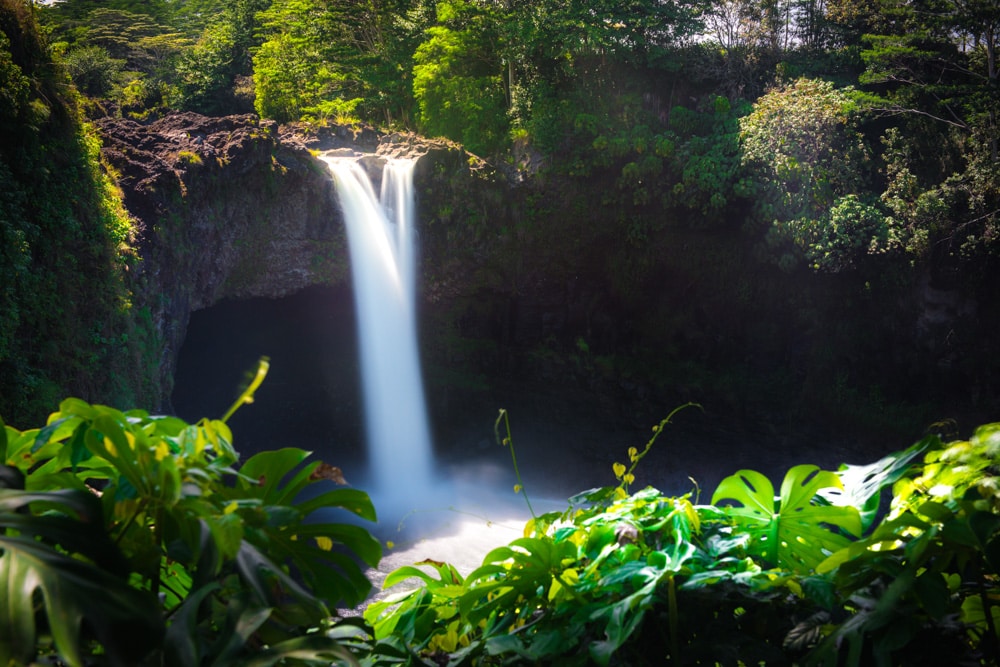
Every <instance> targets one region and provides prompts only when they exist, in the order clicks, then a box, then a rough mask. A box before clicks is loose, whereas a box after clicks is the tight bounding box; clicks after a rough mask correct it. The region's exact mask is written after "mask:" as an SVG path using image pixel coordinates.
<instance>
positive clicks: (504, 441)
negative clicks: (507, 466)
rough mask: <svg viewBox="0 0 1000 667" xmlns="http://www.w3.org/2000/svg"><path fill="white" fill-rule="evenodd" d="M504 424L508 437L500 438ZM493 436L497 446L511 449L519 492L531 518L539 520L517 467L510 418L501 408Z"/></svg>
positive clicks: (511, 458) (494, 425)
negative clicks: (501, 425) (502, 424)
mask: <svg viewBox="0 0 1000 667" xmlns="http://www.w3.org/2000/svg"><path fill="white" fill-rule="evenodd" d="M501 421H503V423H504V430H505V431H506V433H507V437H505V438H501V437H500V422H501ZM493 434H494V436H495V437H496V439H497V444H498V445H501V446H504V447H508V446H509V447H510V460H511V463H513V464H514V476H515V477H516V478H517V490H518V491H519V492H520V494H521V495H522V496H524V502H525V504H526V505H527V506H528V511H529V512H531V518H533V519H537V518H538V515H536V514H535V509H534V508H533V507H532V506H531V500H530V499H529V498H528V491H527V489H525V488H524V482H522V481H521V471H520V469H519V468H518V467H517V454H515V453H514V438H513V437H512V436H511V434H510V417H508V415H507V410H506V409H504V408H500V414H499V415H498V416H497V420H496V422H495V423H494V424H493Z"/></svg>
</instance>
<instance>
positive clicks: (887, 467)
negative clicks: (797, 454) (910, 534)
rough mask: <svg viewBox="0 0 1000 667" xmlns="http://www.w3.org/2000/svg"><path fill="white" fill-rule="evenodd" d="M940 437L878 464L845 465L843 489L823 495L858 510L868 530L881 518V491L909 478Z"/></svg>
mask: <svg viewBox="0 0 1000 667" xmlns="http://www.w3.org/2000/svg"><path fill="white" fill-rule="evenodd" d="M935 440H936V438H933V437H928V438H925V439H923V440H921V441H920V442H918V443H916V444H915V445H912V446H910V447H909V448H907V449H905V450H903V451H902V452H896V453H894V454H890V455H888V456H885V457H883V458H881V459H879V460H878V461H875V462H874V463H870V464H868V465H863V466H858V465H850V464H844V465H842V466H840V469H839V470H837V476H838V477H839V478H840V481H841V483H842V485H843V486H842V488H837V487H828V488H825V489H820V490H819V495H820V496H822V497H823V498H824V499H826V500H827V501H829V502H830V504H832V505H838V506H842V507H854V508H857V509H858V511H859V513H860V515H861V525H862V527H863V528H864V529H865V530H867V529H868V528H869V526H871V524H872V522H873V521H874V520H875V517H876V516H878V510H879V500H880V492H881V491H882V489H884V488H886V487H888V486H890V485H892V484H894V483H895V482H896V481H897V480H899V479H900V478H901V477H903V475H905V474H906V473H907V472H908V471H909V470H910V469H911V468H912V466H913V462H914V461H915V460H916V459H918V458H919V457H920V456H921V455H922V454H923V453H924V452H925V451H927V449H928V448H930V447H931V446H932V444H933V443H934V441H935Z"/></svg>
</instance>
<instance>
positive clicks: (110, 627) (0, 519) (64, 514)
mask: <svg viewBox="0 0 1000 667" xmlns="http://www.w3.org/2000/svg"><path fill="white" fill-rule="evenodd" d="M34 507H38V508H40V509H42V510H45V511H46V512H47V514H39V515H36V514H32V513H30V512H28V510H29V508H34ZM127 574H128V567H127V563H126V562H125V561H124V559H123V558H122V557H121V555H120V553H119V552H118V550H117V548H116V547H115V545H114V544H113V543H112V542H111V540H110V538H108V536H107V535H106V534H105V533H104V531H103V529H102V523H101V510H100V503H99V501H98V500H97V498H96V497H95V496H93V495H92V494H90V493H87V492H85V491H75V490H69V491H55V492H47V493H46V492H25V491H20V490H10V489H0V664H3V665H6V664H25V663H28V662H31V660H32V658H33V657H34V656H35V654H36V650H37V646H38V639H39V636H40V635H43V634H49V635H51V637H52V641H53V642H54V644H55V648H56V650H57V652H58V653H59V655H60V657H61V658H62V659H63V660H64V661H65V662H66V663H67V664H69V665H71V666H76V665H82V664H83V656H84V655H89V653H90V649H89V647H88V646H87V642H88V641H90V640H93V639H96V640H97V641H98V642H100V643H101V645H102V646H103V647H104V652H105V654H106V655H107V656H108V657H109V658H110V659H111V661H112V664H135V663H136V662H137V661H138V659H139V658H141V657H143V656H144V655H145V654H146V653H148V652H149V651H150V650H151V649H152V648H154V647H155V646H157V645H158V643H159V641H160V638H161V636H162V633H163V621H162V619H161V617H160V613H159V605H158V604H157V601H156V599H155V598H153V597H152V596H150V595H149V594H148V593H145V592H143V591H140V590H137V589H135V588H132V587H131V586H129V584H128V579H127ZM36 611H37V612H38V613H36Z"/></svg>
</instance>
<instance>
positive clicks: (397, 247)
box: [323, 157, 433, 515]
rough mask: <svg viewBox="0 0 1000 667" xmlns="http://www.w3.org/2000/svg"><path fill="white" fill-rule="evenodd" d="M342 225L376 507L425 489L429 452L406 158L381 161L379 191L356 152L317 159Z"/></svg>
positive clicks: (400, 506)
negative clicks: (331, 185)
mask: <svg viewBox="0 0 1000 667" xmlns="http://www.w3.org/2000/svg"><path fill="white" fill-rule="evenodd" d="M323 159H324V161H325V162H326V163H327V164H328V165H329V167H330V171H331V172H332V173H333V177H334V181H335V182H336V187H337V194H338V196H339V199H340V205H341V209H342V210H343V212H344V220H345V223H346V225H347V236H348V245H349V248H350V255H351V273H352V276H353V280H354V293H355V301H356V307H357V314H358V338H359V345H360V353H361V372H362V385H363V389H364V403H365V426H366V431H367V438H368V452H369V460H370V464H371V470H372V489H371V492H372V495H373V497H374V498H375V500H376V503H377V506H378V507H379V511H380V513H382V514H383V515H384V514H385V510H388V511H390V512H392V511H400V510H402V511H405V510H408V509H412V508H413V507H414V506H415V505H416V504H417V503H419V502H420V501H422V500H426V498H427V497H428V496H429V495H430V494H431V490H432V474H433V450H432V447H431V438H430V428H429V426H428V421H427V409H426V405H425V400H424V389H423V381H422V377H421V371H420V359H419V355H418V351H417V326H416V305H415V301H416V250H415V243H416V234H415V230H414V215H413V209H414V195H413V167H414V162H413V161H412V160H394V159H390V160H387V161H386V162H385V166H384V168H383V172H382V187H381V193H380V196H376V195H375V190H374V188H373V186H372V183H371V180H370V179H369V178H368V174H367V172H366V171H365V170H364V168H363V167H362V165H361V164H359V162H358V160H357V159H356V158H341V157H324V158H323Z"/></svg>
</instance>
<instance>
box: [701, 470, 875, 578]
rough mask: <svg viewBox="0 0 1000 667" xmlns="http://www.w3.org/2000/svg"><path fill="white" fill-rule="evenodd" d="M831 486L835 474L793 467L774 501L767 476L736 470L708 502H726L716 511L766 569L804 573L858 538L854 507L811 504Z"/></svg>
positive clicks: (836, 485)
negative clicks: (747, 542)
mask: <svg viewBox="0 0 1000 667" xmlns="http://www.w3.org/2000/svg"><path fill="white" fill-rule="evenodd" d="M831 487H833V488H843V487H842V484H841V481H840V478H838V477H837V475H836V474H834V473H833V472H830V471H827V470H820V469H819V468H818V467H817V466H814V465H799V466H795V467H794V468H792V469H791V470H789V471H788V474H786V475H785V480H784V482H783V483H782V485H781V496H780V497H778V498H776V497H775V495H774V487H773V486H772V485H771V482H770V480H768V479H767V477H765V476H764V475H762V474H761V473H759V472H756V471H754V470H740V471H739V472H737V473H736V474H734V475H730V476H729V477H727V478H726V479H724V480H722V482H721V483H720V484H719V487H718V488H717V489H716V490H715V494H714V495H713V496H712V504H713V505H721V504H722V503H727V506H725V507H723V508H722V509H723V510H724V511H725V513H726V514H727V515H728V516H729V517H730V518H731V519H733V520H734V521H735V522H736V526H737V527H738V528H740V529H742V530H744V531H746V532H747V533H748V534H749V535H750V545H749V547H748V549H749V551H750V552H751V553H752V554H754V555H756V556H759V557H760V558H762V559H763V560H764V561H766V562H768V563H770V564H772V565H776V566H779V567H783V568H787V569H789V570H793V571H796V572H809V571H811V570H813V569H814V568H815V567H816V566H817V565H818V564H819V563H820V562H822V561H823V560H824V559H825V558H826V557H827V556H829V555H830V554H831V553H833V552H834V551H837V550H838V549H841V548H843V547H845V546H847V545H848V544H849V543H850V542H851V541H852V538H856V537H858V536H860V534H861V518H860V515H859V514H858V510H857V509H855V508H854V507H836V506H833V505H828V504H818V503H817V502H816V498H817V494H818V493H819V491H820V490H822V489H828V488H831Z"/></svg>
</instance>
